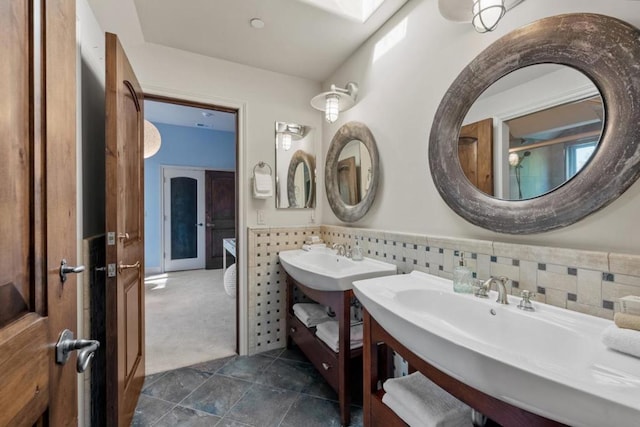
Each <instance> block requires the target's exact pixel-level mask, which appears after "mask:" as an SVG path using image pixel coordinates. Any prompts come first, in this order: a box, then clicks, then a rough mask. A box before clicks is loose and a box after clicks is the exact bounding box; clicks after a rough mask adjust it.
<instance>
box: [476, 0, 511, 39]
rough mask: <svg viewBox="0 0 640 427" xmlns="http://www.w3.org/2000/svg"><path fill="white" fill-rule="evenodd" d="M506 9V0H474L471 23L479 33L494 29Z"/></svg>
mask: <svg viewBox="0 0 640 427" xmlns="http://www.w3.org/2000/svg"><path fill="white" fill-rule="evenodd" d="M506 10H507V9H506V8H505V6H504V0H474V1H473V9H472V13H473V19H472V21H471V23H472V24H473V26H474V28H475V29H476V31H477V32H479V33H486V32H488V31H493V30H495V29H496V27H497V26H498V22H500V19H502V17H503V16H504V13H505V12H506Z"/></svg>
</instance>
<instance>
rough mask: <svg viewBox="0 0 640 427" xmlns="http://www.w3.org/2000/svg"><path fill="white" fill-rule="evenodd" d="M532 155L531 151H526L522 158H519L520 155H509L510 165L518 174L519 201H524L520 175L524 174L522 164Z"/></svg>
mask: <svg viewBox="0 0 640 427" xmlns="http://www.w3.org/2000/svg"><path fill="white" fill-rule="evenodd" d="M530 155H531V151H529V150H527V151H525V152H524V153H523V154H522V156H519V155H518V153H515V152H514V153H509V164H510V165H511V166H513V167H514V168H515V174H516V183H517V184H518V199H520V200H522V185H521V181H520V175H521V174H522V172H521V169H522V162H523V161H524V159H525V158H526V157H529V156H530Z"/></svg>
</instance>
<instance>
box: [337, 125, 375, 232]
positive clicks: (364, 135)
mask: <svg viewBox="0 0 640 427" xmlns="http://www.w3.org/2000/svg"><path fill="white" fill-rule="evenodd" d="M378 170H379V164H378V149H377V147H376V142H375V140H374V138H373V135H372V134H371V131H370V130H369V128H368V127H367V126H365V125H364V124H362V123H359V122H349V123H347V124H345V125H343V126H342V127H341V128H340V129H338V132H336V134H335V136H334V137H333V139H332V141H331V145H330V147H329V151H328V153H327V161H326V165H325V186H326V188H327V199H328V200H329V205H330V206H331V209H332V210H333V212H334V213H335V214H336V216H337V217H338V218H340V219H341V220H342V221H345V222H353V221H357V220H359V219H361V218H362V217H363V216H364V215H365V214H366V213H367V212H368V211H369V209H370V208H371V205H372V204H373V200H374V198H375V193H376V190H377V188H378V179H379V177H378V174H379V172H378Z"/></svg>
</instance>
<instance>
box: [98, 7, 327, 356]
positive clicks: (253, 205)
mask: <svg viewBox="0 0 640 427" xmlns="http://www.w3.org/2000/svg"><path fill="white" fill-rule="evenodd" d="M88 1H89V4H90V5H91V7H92V9H93V11H94V13H95V14H96V16H97V18H98V21H99V23H100V25H101V27H102V28H103V30H105V31H109V32H113V33H116V34H118V36H119V38H120V41H121V42H122V44H123V46H124V49H125V51H126V53H127V57H128V58H129V61H130V62H131V64H132V66H133V69H134V71H135V73H136V76H137V77H138V80H139V81H140V83H141V85H142V88H143V90H144V92H145V93H150V94H155V95H164V96H169V97H173V98H181V99H187V100H193V101H198V102H204V103H209V104H216V105H220V106H227V107H232V108H238V109H239V110H240V129H239V132H238V135H239V142H240V152H239V156H238V162H239V167H238V170H237V173H238V176H239V189H238V191H239V196H240V218H239V233H238V236H237V237H238V240H239V242H246V230H247V227H250V226H255V225H257V211H258V210H261V211H263V214H264V219H265V226H270V227H274V226H293V225H305V224H309V223H310V221H311V216H312V214H311V212H310V211H309V210H308V209H297V210H276V207H275V199H274V198H273V197H271V198H269V199H266V200H257V199H253V198H252V197H251V192H250V189H251V187H250V185H251V179H250V178H251V173H252V170H253V166H254V165H255V164H256V163H258V162H260V161H265V162H267V163H269V165H271V167H275V149H274V142H273V138H274V136H273V135H274V124H275V122H276V121H286V122H293V123H303V124H305V125H309V126H311V127H312V128H314V129H316V132H317V133H318V134H320V133H321V128H322V127H321V124H322V117H321V115H320V113H319V112H317V111H316V110H314V109H312V108H311V106H310V104H309V101H310V100H311V98H312V97H313V96H315V95H316V94H318V93H319V92H320V89H321V87H320V84H319V83H318V82H315V81H311V80H305V79H302V78H297V77H292V76H288V75H284V74H280V73H275V72H271V71H266V70H262V69H258V68H253V67H249V66H244V65H240V64H236V63H232V62H229V61H224V60H220V59H216V58H210V57H206V56H202V55H196V54H193V53H190V52H186V51H181V50H178V49H173V48H167V47H164V46H160V45H156V44H151V43H146V42H145V41H144V39H143V37H142V33H141V30H140V26H139V23H138V18H137V13H136V9H135V6H134V4H133V1H131V0H111V1H108V2H106V1H101V0H88ZM316 148H317V149H319V148H320V147H319V144H318V145H316ZM320 154H321V153H320V152H318V153H317V157H316V160H317V161H318V162H323V161H324V160H323V158H322V156H321V155H320ZM319 184H320V185H319V186H318V187H319V188H318V190H319V192H320V194H323V192H324V190H323V188H324V186H323V185H322V183H319ZM314 212H315V215H316V216H319V215H320V213H321V211H320V209H318V208H316V209H315V210H314ZM242 250H243V252H244V254H245V258H244V259H245V262H246V260H247V257H246V248H244V249H242ZM245 265H246V264H245ZM239 276H240V277H239V280H240V289H239V292H240V311H239V320H240V351H241V352H243V353H244V352H245V351H246V336H244V335H243V334H244V332H245V331H246V315H245V314H246V310H247V305H246V304H247V301H246V298H244V297H243V295H246V294H245V293H244V292H245V291H246V286H247V272H246V269H242V270H241V271H240V273H239Z"/></svg>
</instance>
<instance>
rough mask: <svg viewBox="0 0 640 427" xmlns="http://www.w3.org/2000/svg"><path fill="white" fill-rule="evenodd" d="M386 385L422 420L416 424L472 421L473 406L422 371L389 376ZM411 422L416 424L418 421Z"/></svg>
mask: <svg viewBox="0 0 640 427" xmlns="http://www.w3.org/2000/svg"><path fill="white" fill-rule="evenodd" d="M383 387H384V390H385V391H386V392H387V394H390V395H391V397H392V398H393V399H394V400H395V401H396V402H402V405H403V406H404V409H406V411H409V412H410V413H411V414H413V415H414V416H415V417H416V419H417V420H420V421H422V422H421V423H419V424H416V425H417V426H425V427H458V426H470V425H471V408H470V407H468V406H467V405H465V404H464V403H462V402H461V401H459V400H458V399H456V398H455V397H453V396H451V395H450V394H449V393H447V392H446V391H444V390H442V389H441V388H440V387H438V386H437V385H436V384H435V383H434V382H432V381H431V380H429V379H428V378H427V377H425V376H424V375H422V374H421V373H420V372H414V373H413V374H411V375H407V376H405V377H401V378H391V379H388V380H387V381H385V383H384V385H383ZM401 418H402V417H401ZM403 419H404V418H403ZM410 425H411V426H412V427H413V426H414V424H410Z"/></svg>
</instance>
